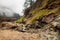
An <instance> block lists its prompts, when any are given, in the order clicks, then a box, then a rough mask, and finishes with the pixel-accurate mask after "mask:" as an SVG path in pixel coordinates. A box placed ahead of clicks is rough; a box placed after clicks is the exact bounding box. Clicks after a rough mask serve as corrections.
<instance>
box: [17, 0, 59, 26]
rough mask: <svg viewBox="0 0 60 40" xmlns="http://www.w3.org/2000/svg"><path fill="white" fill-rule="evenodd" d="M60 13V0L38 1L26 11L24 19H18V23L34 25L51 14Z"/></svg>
mask: <svg viewBox="0 0 60 40" xmlns="http://www.w3.org/2000/svg"><path fill="white" fill-rule="evenodd" d="M59 12H60V0H36V2H35V3H34V4H33V5H31V6H30V7H29V8H27V9H25V12H24V17H22V18H20V19H18V21H17V22H18V23H21V22H23V21H24V22H25V25H28V24H33V23H35V22H36V20H37V19H40V18H42V17H43V16H47V15H49V14H58V13H59Z"/></svg>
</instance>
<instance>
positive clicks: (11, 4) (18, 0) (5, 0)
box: [0, 0, 25, 15]
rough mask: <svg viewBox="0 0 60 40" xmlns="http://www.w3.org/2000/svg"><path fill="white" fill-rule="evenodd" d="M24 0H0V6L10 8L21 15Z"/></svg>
mask: <svg viewBox="0 0 60 40" xmlns="http://www.w3.org/2000/svg"><path fill="white" fill-rule="evenodd" d="M24 2H25V0H0V6H5V7H8V8H10V9H12V10H13V11H14V12H16V13H18V14H20V15H23V12H22V11H23V9H24Z"/></svg>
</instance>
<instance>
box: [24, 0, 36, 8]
mask: <svg viewBox="0 0 60 40" xmlns="http://www.w3.org/2000/svg"><path fill="white" fill-rule="evenodd" d="M35 1H36V0H26V2H25V4H24V6H25V8H28V7H30V6H31V5H33V3H34V2H35Z"/></svg>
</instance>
